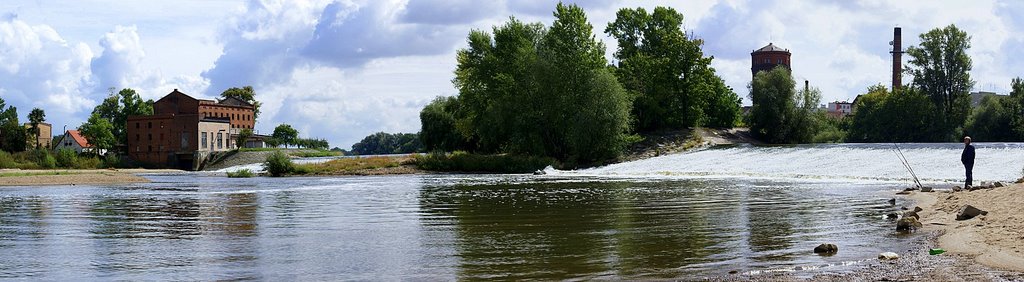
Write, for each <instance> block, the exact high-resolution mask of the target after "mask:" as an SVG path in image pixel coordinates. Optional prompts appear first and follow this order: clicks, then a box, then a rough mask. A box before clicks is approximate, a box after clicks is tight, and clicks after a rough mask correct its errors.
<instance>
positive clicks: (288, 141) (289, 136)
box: [270, 124, 299, 147]
mask: <svg viewBox="0 0 1024 282" xmlns="http://www.w3.org/2000/svg"><path fill="white" fill-rule="evenodd" d="M270 136H272V137H274V139H277V141H278V142H280V144H284V145H285V147H287V146H288V145H292V144H295V139H297V138H299V131H298V130H295V129H294V128H292V126H291V125H289V124H280V125H278V126H277V127H275V128H274V133H273V134H271V135H270ZM275 147H276V146H275Z"/></svg>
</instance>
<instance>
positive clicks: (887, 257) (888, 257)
mask: <svg viewBox="0 0 1024 282" xmlns="http://www.w3.org/2000/svg"><path fill="white" fill-rule="evenodd" d="M899 258H900V255H897V254H896V253H893V252H884V253H881V254H878V259H880V260H894V259H899Z"/></svg>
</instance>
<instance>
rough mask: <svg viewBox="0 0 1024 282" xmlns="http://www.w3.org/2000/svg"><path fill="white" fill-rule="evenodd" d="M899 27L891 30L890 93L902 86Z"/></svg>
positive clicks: (901, 55) (901, 54)
mask: <svg viewBox="0 0 1024 282" xmlns="http://www.w3.org/2000/svg"><path fill="white" fill-rule="evenodd" d="M901 33H902V30H901V29H900V28H899V27H896V28H893V30H892V52H889V53H892V91H893V92H896V90H899V89H900V86H902V85H903V42H902V41H903V39H902V36H901Z"/></svg>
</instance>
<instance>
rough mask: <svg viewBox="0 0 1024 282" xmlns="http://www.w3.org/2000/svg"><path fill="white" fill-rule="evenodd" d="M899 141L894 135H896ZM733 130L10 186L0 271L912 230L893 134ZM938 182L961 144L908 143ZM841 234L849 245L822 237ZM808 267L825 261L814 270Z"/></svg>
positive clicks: (641, 270) (739, 250) (481, 268)
mask: <svg viewBox="0 0 1024 282" xmlns="http://www.w3.org/2000/svg"><path fill="white" fill-rule="evenodd" d="M889 146H891V145H889ZM889 146H886V145H881V144H876V145H870V144H869V145H816V146H797V147H721V148H715V149H708V150H702V151H697V152H692V153H685V154H679V155H671V156H665V157H660V158H654V159H648V160H643V161H638V162H632V163H624V164H618V165H612V166H608V167H603V168H596V169H590V170H582V171H554V170H549V172H550V173H549V175H545V176H532V175H405V176H377V177H308V178H307V177H296V178H249V179H228V178H224V177H222V176H216V175H209V174H202V173H196V174H184V175H147V176H146V177H147V178H150V179H151V180H153V182H152V183H146V184H132V185H110V186H55V187H7V188H2V189H0V254H2V255H0V279H9V278H28V279H33V280H239V279H257V280H452V279H468V280H490V279H503V280H504V279H513V280H516V279H542V280H555V279H595V278H596V279H648V278H651V279H658V278H681V279H693V278H700V277H706V276H716V275H725V274H727V273H729V272H730V271H737V272H739V273H760V272H773V271H783V272H788V271H796V272H795V273H797V274H798V275H799V274H800V273H806V272H814V271H826V272H842V271H846V270H848V269H851V268H855V267H857V266H858V265H861V264H863V262H865V261H868V260H871V259H873V258H874V256H876V255H877V254H878V253H879V252H882V251H898V250H902V249H901V248H902V247H904V246H906V245H907V244H908V243H909V242H910V241H914V240H918V239H919V238H917V237H916V235H904V234H897V233H895V232H894V230H893V229H894V228H893V224H892V222H890V221H888V220H886V219H884V218H883V217H882V215H884V214H885V213H887V212H889V211H892V210H894V209H897V208H898V207H899V206H902V205H909V204H910V203H904V202H902V201H900V202H898V203H897V205H896V206H891V205H889V204H888V203H887V202H886V201H887V200H888V199H890V198H891V195H892V193H893V192H895V191H897V190H899V189H902V188H905V187H908V186H909V185H910V184H909V183H910V182H909V178H908V177H907V175H909V173H907V172H906V170H905V169H903V166H902V165H901V164H900V163H899V161H898V160H897V159H896V157H895V154H894V153H893V152H892V151H891V150H890V149H889V148H891V147H889ZM903 146H904V148H903V153H904V154H905V155H906V156H907V159H908V160H910V161H911V165H912V166H913V168H914V169H915V172H916V173H917V174H918V176H919V177H921V178H924V179H925V182H926V185H935V186H937V187H942V188H945V187H946V186H949V185H952V183H956V182H959V181H961V180H962V179H960V178H959V175H962V173H963V172H962V171H961V170H960V168H959V167H958V165H959V163H958V161H959V146H958V145H956V144H938V145H928V144H917V145H913V144H911V145H903ZM1022 165H1024V147H1022V146H1021V145H1019V144H980V145H979V146H978V162H977V165H976V171H977V172H976V178H977V179H979V180H988V181H991V180H1000V181H1005V180H1013V179H1016V178H1018V177H1020V173H1021V166H1022ZM824 242H829V243H835V244H837V245H839V248H840V251H839V253H838V254H837V255H834V256H818V255H815V254H813V253H812V252H811V249H812V248H814V246H816V245H818V244H819V243H824ZM807 269H810V270H807Z"/></svg>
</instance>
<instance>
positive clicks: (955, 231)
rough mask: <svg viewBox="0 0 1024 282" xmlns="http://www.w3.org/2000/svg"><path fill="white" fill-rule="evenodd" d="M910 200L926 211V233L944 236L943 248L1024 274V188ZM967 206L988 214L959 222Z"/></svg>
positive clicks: (1012, 186)
mask: <svg viewBox="0 0 1024 282" xmlns="http://www.w3.org/2000/svg"><path fill="white" fill-rule="evenodd" d="M909 198H910V199H913V200H915V201H916V202H917V203H918V204H919V206H921V208H923V209H924V211H922V212H921V213H920V215H921V222H922V223H923V224H924V228H923V229H922V230H925V231H928V230H935V231H938V232H940V233H941V234H942V235H941V236H939V238H938V243H939V246H940V247H942V248H944V249H946V250H947V251H949V252H951V253H954V254H962V255H965V256H968V257H970V258H972V259H974V260H975V261H977V262H978V263H981V264H983V265H985V266H988V267H992V268H995V269H1001V270H1007V271H1014V272H1024V184H1010V185H1008V186H1004V187H996V188H991V189H981V190H975V191H960V192H952V191H948V190H947V191H940V192H932V193H923V192H914V193H912V194H911V195H910V196H909ZM964 205H971V206H974V207H976V208H978V209H981V210H983V211H986V212H988V214H986V215H980V216H977V217H975V218H972V219H967V220H956V217H957V212H958V211H959V209H960V208H961V207H963V206H964Z"/></svg>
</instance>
